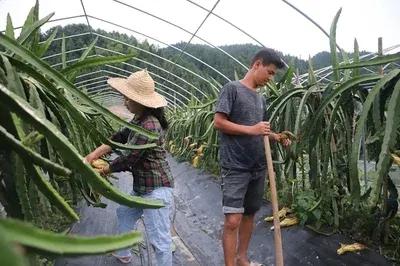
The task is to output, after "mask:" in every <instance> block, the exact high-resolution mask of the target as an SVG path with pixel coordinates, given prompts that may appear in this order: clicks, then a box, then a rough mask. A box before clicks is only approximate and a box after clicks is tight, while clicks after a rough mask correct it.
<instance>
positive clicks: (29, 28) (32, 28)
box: [17, 12, 54, 45]
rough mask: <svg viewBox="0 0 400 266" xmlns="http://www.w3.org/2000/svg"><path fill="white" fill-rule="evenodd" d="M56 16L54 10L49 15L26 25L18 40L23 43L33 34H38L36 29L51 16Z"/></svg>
mask: <svg viewBox="0 0 400 266" xmlns="http://www.w3.org/2000/svg"><path fill="white" fill-rule="evenodd" d="M52 16H54V12H53V13H50V14H49V15H47V16H45V17H44V18H42V19H41V20H38V21H36V22H34V23H33V24H27V25H26V26H25V25H24V27H23V29H22V31H21V34H20V35H19V37H18V38H17V41H18V42H19V43H20V44H21V45H22V44H24V43H25V42H26V41H27V40H28V39H29V37H30V36H31V35H32V34H36V31H37V30H38V29H39V28H40V27H41V26H43V25H44V24H45V23H46V22H47V21H49V20H50V18H51V17H52Z"/></svg>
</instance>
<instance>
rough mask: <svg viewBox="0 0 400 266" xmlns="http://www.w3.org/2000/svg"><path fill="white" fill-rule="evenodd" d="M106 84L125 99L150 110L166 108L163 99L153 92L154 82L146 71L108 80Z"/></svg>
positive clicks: (165, 102)
mask: <svg viewBox="0 0 400 266" xmlns="http://www.w3.org/2000/svg"><path fill="white" fill-rule="evenodd" d="M107 83H108V84H109V85H110V86H111V87H113V88H114V89H116V90H117V91H119V92H120V93H122V94H123V95H124V96H126V97H127V98H129V99H131V100H132V101H135V102H137V103H140V104H141V105H144V106H147V107H150V108H159V107H164V106H167V101H166V100H165V98H164V97H163V96H162V95H160V94H159V93H157V92H156V91H155V90H154V80H153V79H152V78H151V76H150V75H149V73H148V72H147V70H146V69H143V70H140V71H137V72H134V73H132V74H131V75H130V76H129V77H128V78H109V79H108V80H107Z"/></svg>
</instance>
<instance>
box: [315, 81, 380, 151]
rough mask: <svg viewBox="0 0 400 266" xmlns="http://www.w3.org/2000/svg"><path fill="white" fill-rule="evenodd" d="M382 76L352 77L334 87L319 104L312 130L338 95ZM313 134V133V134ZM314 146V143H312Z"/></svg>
mask: <svg viewBox="0 0 400 266" xmlns="http://www.w3.org/2000/svg"><path fill="white" fill-rule="evenodd" d="M379 78H380V76H378V75H362V76H359V77H356V78H352V79H350V80H347V81H345V82H343V83H342V84H340V85H339V86H338V87H337V88H336V89H334V90H333V91H332V92H331V93H330V94H329V95H328V96H327V97H325V98H324V100H323V101H322V102H321V104H320V105H319V108H318V110H317V111H316V112H315V116H314V118H313V123H312V125H311V127H310V129H309V130H310V132H313V130H315V129H316V124H317V122H318V119H319V118H320V117H321V116H322V114H323V112H324V110H325V108H326V107H327V106H328V105H329V104H330V103H331V102H332V101H333V99H335V98H336V97H337V96H339V95H340V94H342V93H343V92H345V91H347V90H349V89H350V90H352V89H353V88H354V86H356V85H358V84H360V83H363V82H368V81H375V80H377V79H379ZM311 135H312V134H311ZM311 146H313V145H311Z"/></svg>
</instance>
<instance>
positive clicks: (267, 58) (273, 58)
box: [250, 48, 285, 69]
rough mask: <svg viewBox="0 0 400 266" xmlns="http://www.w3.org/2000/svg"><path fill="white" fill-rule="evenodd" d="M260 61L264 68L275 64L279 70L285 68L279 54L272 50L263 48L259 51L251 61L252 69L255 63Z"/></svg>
mask: <svg viewBox="0 0 400 266" xmlns="http://www.w3.org/2000/svg"><path fill="white" fill-rule="evenodd" d="M260 59H261V61H262V64H263V65H264V66H266V65H269V64H273V65H275V66H276V67H277V68H278V69H281V68H283V67H284V66H285V64H284V63H283V61H282V59H281V58H280V57H279V55H278V53H277V52H276V51H275V50H273V49H271V48H263V49H261V50H260V51H258V52H257V53H256V55H255V56H254V57H253V59H251V64H250V67H252V66H253V65H254V63H255V62H256V61H257V60H260Z"/></svg>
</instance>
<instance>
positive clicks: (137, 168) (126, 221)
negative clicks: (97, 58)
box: [85, 70, 173, 266]
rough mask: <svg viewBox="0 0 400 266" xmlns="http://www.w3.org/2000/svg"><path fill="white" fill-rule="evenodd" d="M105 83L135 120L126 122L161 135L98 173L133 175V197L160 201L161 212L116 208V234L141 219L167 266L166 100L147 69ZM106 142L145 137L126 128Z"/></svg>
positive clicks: (124, 253)
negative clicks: (120, 96)
mask: <svg viewBox="0 0 400 266" xmlns="http://www.w3.org/2000/svg"><path fill="white" fill-rule="evenodd" d="M108 84H109V85H110V86H111V87H113V88H114V89H116V90H117V91H119V92H120V93H122V94H123V95H124V97H125V106H126V107H127V109H128V110H129V111H130V112H131V113H133V114H134V115H135V116H134V118H133V120H132V121H131V123H134V124H136V125H138V126H141V127H143V128H145V129H147V130H150V131H153V132H156V133H158V134H159V135H160V138H159V139H158V141H157V147H155V148H152V149H145V150H130V151H125V153H124V154H123V155H121V156H119V157H118V158H116V159H115V160H113V161H112V162H111V163H110V166H109V167H105V168H103V169H102V170H101V172H100V174H102V175H106V174H108V173H111V172H121V171H130V172H131V173H132V176H133V190H132V193H131V194H132V195H133V196H142V197H145V198H152V199H159V200H162V201H163V202H164V204H165V207H163V208H160V209H141V208H131V207H127V206H120V207H119V208H118V209H117V217H118V232H119V233H125V232H128V231H131V230H134V229H135V225H136V221H137V220H138V219H139V218H140V217H141V216H142V215H143V216H144V223H145V225H146V231H147V234H148V237H149V240H150V242H151V243H152V245H153V246H154V248H155V253H156V260H157V265H160V266H164V265H166V266H168V265H172V251H171V244H172V239H171V234H170V226H171V224H170V218H169V217H170V210H171V209H172V208H171V206H172V205H173V194H172V187H173V178H172V174H171V170H170V168H169V165H168V162H167V160H166V152H165V150H164V148H163V147H162V144H163V142H164V138H163V131H164V130H165V129H167V128H168V123H167V121H166V119H165V116H164V111H163V107H165V106H166V105H167V101H166V100H165V98H164V97H163V96H161V95H160V94H158V93H157V92H155V90H154V81H153V79H152V78H151V77H150V75H149V74H148V72H147V70H141V71H138V72H135V73H132V74H131V75H130V76H129V77H128V78H127V79H124V78H110V79H109V80H108ZM111 139H112V140H113V141H116V142H119V143H126V144H135V145H140V144H147V143H150V142H149V140H148V138H146V137H145V136H143V135H140V134H138V133H135V132H133V131H131V130H129V129H128V128H123V129H122V130H120V131H118V132H117V133H115V134H114V135H113V136H112V137H111ZM111 151H112V149H111V147H110V146H108V145H105V144H103V145H101V146H100V147H98V148H97V149H95V150H94V151H93V152H92V153H90V154H89V155H87V156H86V158H85V159H86V161H87V162H88V163H91V162H92V161H93V160H95V159H97V158H99V157H101V156H103V155H104V154H107V153H109V152H111ZM113 256H115V257H116V258H117V259H118V260H119V261H120V262H122V263H130V261H131V260H132V254H131V252H130V250H129V249H125V250H119V251H117V252H116V253H114V254H113Z"/></svg>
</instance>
